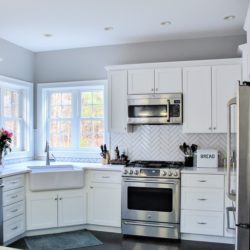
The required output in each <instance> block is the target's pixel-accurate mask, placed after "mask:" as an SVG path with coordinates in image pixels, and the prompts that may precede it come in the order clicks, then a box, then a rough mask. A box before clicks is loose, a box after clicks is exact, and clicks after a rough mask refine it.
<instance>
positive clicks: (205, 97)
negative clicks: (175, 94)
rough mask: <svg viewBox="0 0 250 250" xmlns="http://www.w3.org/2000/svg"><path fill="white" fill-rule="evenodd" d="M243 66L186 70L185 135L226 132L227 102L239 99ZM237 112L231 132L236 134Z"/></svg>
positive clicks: (233, 114) (233, 118)
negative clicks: (239, 85)
mask: <svg viewBox="0 0 250 250" xmlns="http://www.w3.org/2000/svg"><path fill="white" fill-rule="evenodd" d="M240 80H241V65H239V64H235V65H218V66H212V67H210V66H204V67H189V68H184V69H183V95H184V97H183V98H184V123H183V132H184V133H211V132H212V133H226V132H227V102H228V101H229V100H230V99H231V98H233V97H235V96H236V87H237V84H238V81H240ZM235 117H236V115H235V110H233V112H232V120H231V121H232V132H235V131H236V122H235V121H236V119H235Z"/></svg>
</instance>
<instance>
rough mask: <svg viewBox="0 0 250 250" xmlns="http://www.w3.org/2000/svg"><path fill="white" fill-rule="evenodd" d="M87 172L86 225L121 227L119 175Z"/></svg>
mask: <svg viewBox="0 0 250 250" xmlns="http://www.w3.org/2000/svg"><path fill="white" fill-rule="evenodd" d="M89 172H90V173H89V175H88V176H89V184H88V185H89V188H88V224H93V225H100V226H112V227H121V173H120V172H111V171H89Z"/></svg>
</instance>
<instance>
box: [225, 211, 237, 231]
mask: <svg viewBox="0 0 250 250" xmlns="http://www.w3.org/2000/svg"><path fill="white" fill-rule="evenodd" d="M230 212H233V215H234V221H235V212H236V208H235V207H226V214H227V229H230V230H235V228H233V227H231V226H230V217H229V213H230Z"/></svg>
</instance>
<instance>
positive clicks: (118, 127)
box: [108, 70, 128, 132]
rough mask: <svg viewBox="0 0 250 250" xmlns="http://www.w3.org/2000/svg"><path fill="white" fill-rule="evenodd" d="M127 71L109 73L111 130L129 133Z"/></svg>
mask: <svg viewBox="0 0 250 250" xmlns="http://www.w3.org/2000/svg"><path fill="white" fill-rule="evenodd" d="M127 79H128V76H127V71H126V70H118V71H109V72H108V82H109V84H108V86H109V96H110V98H109V116H110V119H109V130H110V131H111V132H127V126H128V125H127V119H128V110H127V109H128V107H127Z"/></svg>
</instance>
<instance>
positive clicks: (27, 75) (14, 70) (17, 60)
mask: <svg viewBox="0 0 250 250" xmlns="http://www.w3.org/2000/svg"><path fill="white" fill-rule="evenodd" d="M0 58H2V59H3V61H2V62H0V75H4V76H8V77H12V78H16V79H20V80H24V81H28V82H34V53H33V52H31V51H29V50H27V49H24V48H22V47H19V46H17V45H15V44H13V43H10V42H8V41H6V40H4V39H1V38H0Z"/></svg>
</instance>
